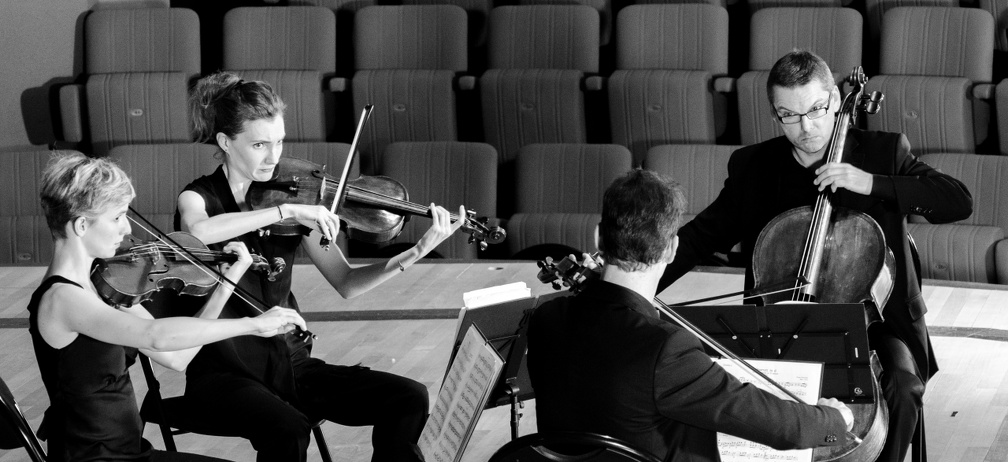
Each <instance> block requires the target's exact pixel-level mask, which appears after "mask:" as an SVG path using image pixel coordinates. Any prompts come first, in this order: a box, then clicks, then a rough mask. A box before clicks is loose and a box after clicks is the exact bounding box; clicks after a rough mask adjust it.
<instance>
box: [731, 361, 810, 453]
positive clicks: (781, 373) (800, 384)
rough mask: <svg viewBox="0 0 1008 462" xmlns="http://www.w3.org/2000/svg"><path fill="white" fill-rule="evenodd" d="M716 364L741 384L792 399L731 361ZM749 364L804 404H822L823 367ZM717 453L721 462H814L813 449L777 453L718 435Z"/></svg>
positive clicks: (804, 364)
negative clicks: (766, 461) (762, 461)
mask: <svg viewBox="0 0 1008 462" xmlns="http://www.w3.org/2000/svg"><path fill="white" fill-rule="evenodd" d="M714 361H715V362H717V363H718V364H719V365H720V366H721V367H723V368H724V369H725V370H726V371H728V372H729V373H730V374H732V375H734V376H735V377H737V378H738V379H739V380H740V381H742V382H746V383H752V384H753V385H755V386H757V387H759V388H761V389H763V390H766V391H769V392H771V393H773V394H774V395H776V396H778V397H780V398H781V399H787V400H790V399H791V398H789V397H787V396H786V395H785V394H784V393H783V392H781V391H780V390H777V389H776V388H772V387H771V386H769V385H766V384H764V383H763V381H762V380H759V379H753V378H752V375H751V374H750V373H749V372H748V371H745V370H743V368H742V366H739V365H738V364H736V363H735V362H733V361H731V360H730V359H715V360H714ZM746 362H748V363H749V364H752V365H753V366H754V367H755V368H756V369H757V370H759V371H760V372H762V373H764V374H766V376H767V377H770V378H771V379H773V380H774V381H775V382H777V383H779V384H781V385H782V386H783V387H784V388H786V389H787V390H788V391H790V392H791V393H793V394H794V395H795V396H797V397H798V398H799V399H801V400H802V401H803V402H805V403H807V404H816V403H817V402H818V401H819V395H820V393H821V392H822V373H823V364H822V363H818V362H805V361H771V360H761V359H747V360H746ZM718 450H719V451H720V452H721V461H722V462H746V461H760V460H772V461H776V462H779V461H785V462H800V461H803V462H811V461H812V449H795V450H791V451H778V450H776V449H773V448H771V447H769V446H766V445H762V444H758V443H754V442H752V441H749V440H745V439H742V438H739V437H736V436H732V435H728V434H724V433H718Z"/></svg>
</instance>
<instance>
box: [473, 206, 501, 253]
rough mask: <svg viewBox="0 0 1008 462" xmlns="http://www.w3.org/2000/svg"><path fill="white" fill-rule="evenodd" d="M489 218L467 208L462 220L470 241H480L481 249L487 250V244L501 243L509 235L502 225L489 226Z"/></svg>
mask: <svg viewBox="0 0 1008 462" xmlns="http://www.w3.org/2000/svg"><path fill="white" fill-rule="evenodd" d="M488 222H489V218H487V217H476V212H475V211H473V210H466V216H465V219H464V220H463V221H462V231H465V232H466V233H468V234H469V240H468V243H470V244H473V243H478V245H479V248H480V250H486V249H487V244H500V243H501V242H504V238H506V237H507V232H506V231H504V228H501V227H500V226H487V223H488Z"/></svg>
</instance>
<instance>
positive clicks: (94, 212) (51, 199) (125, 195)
mask: <svg viewBox="0 0 1008 462" xmlns="http://www.w3.org/2000/svg"><path fill="white" fill-rule="evenodd" d="M39 196H40V197H41V200H42V211H43V212H44V213H45V217H46V223H47V224H48V225H49V231H50V232H51V233H52V234H53V237H57V238H65V237H67V236H66V228H65V227H66V224H67V222H69V221H73V220H75V219H77V217H84V218H87V219H94V218H95V217H97V216H98V215H101V214H103V213H105V212H107V211H109V210H112V209H115V208H119V207H123V206H125V205H127V204H129V203H130V202H132V201H133V198H134V197H136V191H134V189H133V184H132V183H131V182H130V179H129V177H128V176H127V175H126V172H124V171H123V169H122V168H120V167H119V166H118V165H116V163H115V162H113V161H112V160H109V159H104V158H92V157H87V156H85V155H84V154H81V153H79V152H76V151H70V152H54V153H53V155H52V158H51V159H49V163H48V165H46V168H45V171H44V172H42V189H41V191H40V193H39Z"/></svg>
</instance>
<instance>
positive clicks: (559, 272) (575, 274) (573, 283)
mask: <svg viewBox="0 0 1008 462" xmlns="http://www.w3.org/2000/svg"><path fill="white" fill-rule="evenodd" d="M596 255H598V253H597V252H596V253H595V254H592V255H591V257H592V259H594V258H595V256H596ZM536 265H538V266H539V268H540V269H539V275H538V278H539V282H542V283H543V284H551V285H552V286H553V289H555V290H560V289H561V288H563V287H567V288H569V289H570V291H571V292H573V293H575V294H577V293H578V292H581V289H584V286H585V285H586V284H587V283H588V282H590V281H592V280H595V279H598V278H599V273H598V272H597V271H595V270H594V269H591V268H589V267H587V266H584V265H582V264H580V263H578V262H577V261H575V260H574V258H572V257H571V256H570V255H568V256H566V257H564V258H563V259H562V260H560V263H553V257H546V259H545V260H540V261H538V262H536Z"/></svg>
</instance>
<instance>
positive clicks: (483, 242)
mask: <svg viewBox="0 0 1008 462" xmlns="http://www.w3.org/2000/svg"><path fill="white" fill-rule="evenodd" d="M479 248H480V250H482V251H486V249H487V243H486V241H480V243H479Z"/></svg>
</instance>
